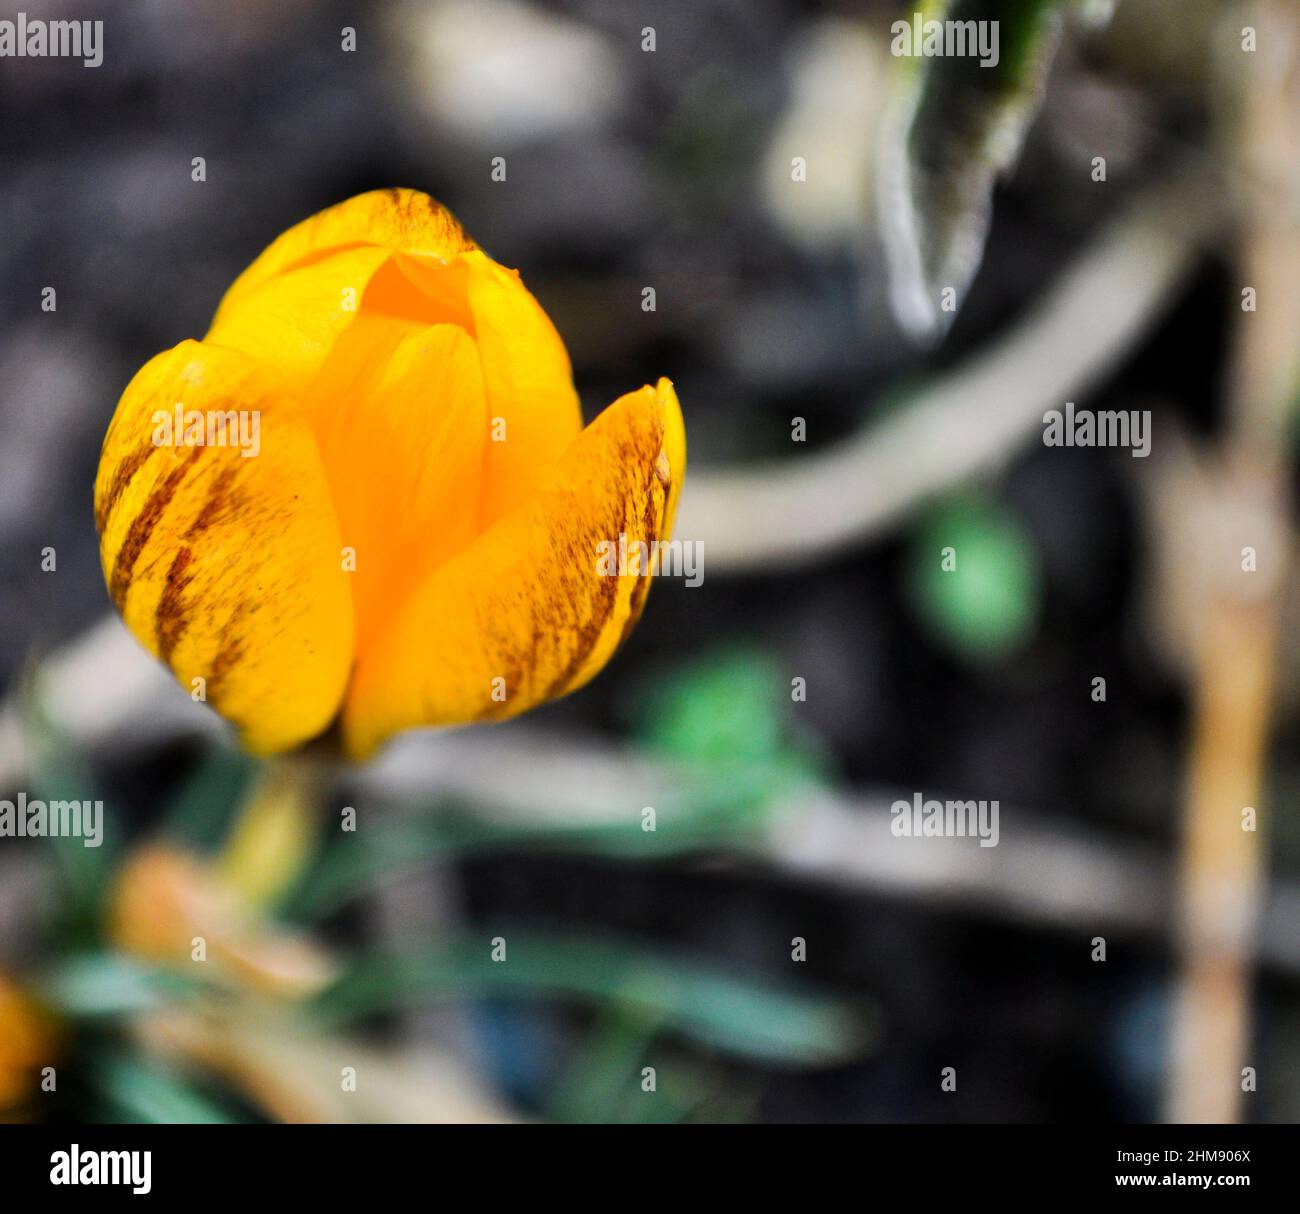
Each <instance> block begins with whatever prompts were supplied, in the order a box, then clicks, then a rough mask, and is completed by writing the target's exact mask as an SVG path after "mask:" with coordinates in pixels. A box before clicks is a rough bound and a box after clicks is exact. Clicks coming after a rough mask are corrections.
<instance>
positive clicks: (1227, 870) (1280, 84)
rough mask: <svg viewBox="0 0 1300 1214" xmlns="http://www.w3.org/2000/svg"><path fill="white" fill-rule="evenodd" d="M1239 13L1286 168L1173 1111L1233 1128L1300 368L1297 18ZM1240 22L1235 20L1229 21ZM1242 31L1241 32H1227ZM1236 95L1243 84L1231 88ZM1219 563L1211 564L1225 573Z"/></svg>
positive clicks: (1194, 764) (1262, 257)
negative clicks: (1250, 818) (1245, 551)
mask: <svg viewBox="0 0 1300 1214" xmlns="http://www.w3.org/2000/svg"><path fill="white" fill-rule="evenodd" d="M1234 17H1236V18H1241V19H1242V20H1244V21H1247V22H1251V23H1253V24H1254V25H1255V27H1256V29H1257V31H1258V35H1259V50H1258V51H1257V52H1256V53H1255V54H1244V53H1243V54H1240V55H1235V56H1234V57H1233V60H1232V62H1231V67H1230V68H1229V71H1230V73H1231V75H1230V77H1229V79H1230V80H1231V81H1232V82H1233V83H1234V84H1235V82H1236V80H1237V79H1240V80H1241V81H1242V84H1241V86H1240V92H1239V93H1238V94H1237V97H1236V99H1237V100H1238V101H1239V103H1240V105H1241V107H1242V108H1241V112H1240V115H1239V117H1238V120H1237V121H1236V122H1235V123H1234V124H1233V126H1232V128H1231V129H1230V130H1229V132H1228V134H1229V136H1230V138H1231V140H1232V144H1229V145H1228V146H1232V145H1233V144H1235V146H1237V147H1238V148H1240V149H1241V152H1242V154H1244V156H1245V157H1246V158H1247V160H1248V161H1253V162H1254V164H1253V165H1249V164H1248V166H1247V167H1248V168H1249V167H1253V168H1254V169H1255V173H1253V174H1247V175H1246V176H1245V178H1244V179H1245V180H1259V179H1262V180H1264V181H1265V182H1267V183H1269V184H1270V185H1271V184H1273V182H1270V175H1276V174H1277V173H1279V172H1280V173H1283V174H1286V173H1288V172H1289V173H1290V174H1291V179H1290V180H1289V181H1287V180H1285V179H1284V180H1281V181H1277V182H1276V184H1277V185H1278V186H1279V187H1280V188H1277V189H1272V188H1268V186H1266V187H1265V188H1264V189H1262V190H1259V191H1256V192H1255V193H1253V194H1252V195H1251V196H1250V197H1249V198H1246V199H1243V202H1244V203H1245V230H1244V248H1243V256H1242V258H1241V262H1240V264H1241V269H1242V272H1243V276H1242V280H1241V286H1243V287H1244V286H1253V287H1255V288H1256V290H1257V293H1258V299H1259V301H1260V303H1259V311H1257V312H1243V313H1242V316H1241V323H1240V324H1239V326H1238V330H1237V344H1236V349H1235V351H1234V359H1233V379H1232V382H1231V400H1230V402H1229V403H1230V412H1229V420H1228V431H1227V435H1226V438H1225V446H1226V453H1225V459H1224V462H1223V466H1224V472H1223V476H1222V481H1221V484H1220V486H1219V490H1220V491H1219V493H1218V494H1217V495H1216V503H1215V506H1216V507H1217V508H1216V512H1215V513H1216V522H1220V521H1221V523H1222V526H1221V527H1218V528H1216V530H1215V531H1214V532H1213V533H1212V535H1211V539H1212V541H1217V542H1212V543H1210V544H1208V545H1207V548H1208V549H1211V550H1215V549H1217V554H1218V556H1219V557H1220V558H1221V559H1222V560H1229V559H1231V560H1234V561H1235V560H1236V559H1237V557H1236V549H1237V548H1238V547H1242V546H1250V547H1253V548H1255V549H1256V552H1257V554H1258V562H1259V564H1258V570H1257V571H1255V572H1246V571H1244V570H1243V571H1241V572H1237V573H1235V575H1233V576H1230V577H1228V578H1222V577H1219V578H1217V579H1214V580H1213V581H1212V580H1211V577H1213V572H1211V577H1207V579H1206V582H1205V587H1206V590H1205V597H1206V602H1205V607H1204V612H1203V616H1202V622H1201V628H1200V633H1199V636H1198V644H1197V686H1196V693H1195V724H1194V732H1193V747H1192V758H1191V770H1190V778H1189V783H1188V795H1187V802H1186V810H1185V814H1186V817H1185V826H1184V841H1183V851H1182V858H1181V867H1180V874H1179V880H1180V924H1179V926H1180V939H1179V944H1180V954H1181V955H1180V972H1179V988H1178V994H1177V1006H1176V1010H1175V1021H1174V1037H1173V1056H1172V1075H1171V1084H1170V1090H1169V1095H1168V1106H1167V1110H1166V1111H1167V1117H1168V1119H1169V1120H1170V1121H1173V1122H1234V1121H1237V1120H1239V1119H1240V1117H1241V1097H1242V1073H1241V1072H1242V1068H1243V1067H1245V1066H1247V1065H1250V1055H1249V1042H1250V1019H1251V984H1252V981H1253V961H1254V955H1255V939H1256V934H1257V930H1258V921H1259V912H1260V907H1261V904H1262V902H1263V894H1264V891H1263V886H1262V882H1263V872H1264V866H1265V856H1264V849H1263V842H1262V833H1263V832H1262V830H1255V829H1251V830H1247V829H1243V823H1242V810H1243V809H1244V808H1245V807H1247V806H1249V807H1251V808H1253V809H1255V810H1256V811H1257V816H1258V821H1259V823H1260V825H1261V826H1262V825H1263V823H1265V822H1266V821H1267V817H1268V815H1267V813H1266V811H1265V809H1264V807H1262V806H1261V805H1260V804H1259V794H1260V793H1261V792H1262V791H1263V786H1264V778H1265V761H1266V754H1267V746H1268V736H1269V728H1270V717H1271V706H1272V700H1273V690H1274V677H1273V675H1274V659H1275V653H1276V646H1277V636H1278V621H1279V614H1280V600H1281V595H1282V587H1283V575H1284V562H1285V556H1286V552H1287V549H1288V547H1289V544H1290V532H1289V528H1288V518H1287V508H1286V504H1285V485H1286V482H1287V479H1288V475H1289V471H1288V463H1289V461H1288V458H1287V455H1288V449H1289V442H1288V428H1289V420H1290V415H1291V412H1292V409H1293V407H1294V402H1295V396H1296V391H1297V387H1300V374H1298V370H1297V352H1296V342H1297V335H1300V306H1298V305H1297V301H1296V294H1295V289H1294V288H1295V282H1296V281H1297V279H1300V237H1298V236H1297V223H1296V210H1297V205H1300V190H1297V188H1296V181H1295V173H1294V166H1295V165H1296V164H1297V162H1298V161H1300V139H1298V138H1297V123H1296V114H1297V113H1298V112H1300V88H1298V87H1297V85H1298V83H1300V80H1298V77H1297V71H1296V63H1295V56H1294V47H1295V45H1296V39H1297V33H1298V32H1300V31H1298V30H1297V23H1296V16H1295V11H1294V9H1292V8H1290V7H1287V6H1283V5H1282V4H1277V3H1265V4H1261V5H1257V6H1251V7H1249V8H1246V9H1243V10H1242V11H1240V12H1237V13H1234ZM1230 24H1231V25H1232V26H1233V27H1234V28H1235V27H1237V26H1238V25H1239V24H1240V22H1239V21H1238V20H1234V21H1233V22H1231V23H1230ZM1233 37H1234V38H1235V37H1236V35H1235V34H1234V35H1233ZM1234 92H1236V90H1235V89H1234ZM1223 567H1224V566H1223V565H1221V564H1220V565H1219V566H1218V568H1219V569H1222V568H1223Z"/></svg>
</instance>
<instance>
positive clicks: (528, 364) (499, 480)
mask: <svg viewBox="0 0 1300 1214" xmlns="http://www.w3.org/2000/svg"><path fill="white" fill-rule="evenodd" d="M462 260H463V261H464V262H466V263H467V264H468V265H469V266H470V267H471V273H470V275H469V282H468V289H469V306H470V311H471V312H472V313H473V316H474V322H475V331H476V335H477V338H478V351H479V359H480V362H481V364H482V367H483V382H484V384H485V386H486V388H487V398H488V409H489V411H490V413H491V415H492V417H493V418H494V419H496V418H500V419H501V421H502V423H504V441H498V442H492V443H489V444H488V458H487V462H486V465H485V468H484V477H485V484H484V488H483V520H484V523H485V524H487V523H492V522H495V521H496V520H497V519H499V518H501V517H502V516H503V515H505V514H507V513H509V512H510V511H511V510H513V509H514V508H515V507H516V506H518V505H519V504H520V503H522V502H525V501H527V500H529V499H530V498H531V497H532V495H533V491H534V489H535V488H536V486H537V485H538V484H540V483H541V481H542V480H543V479H545V477H546V476H547V475H548V474H549V473H550V471H551V469H552V468H553V467H554V466H555V464H556V463H557V462H558V460H559V459H560V457H561V456H562V455H563V454H564V452H565V451H566V450H567V448H568V446H569V444H570V443H571V442H572V441H573V440H574V438H576V437H577V435H578V433H579V431H580V430H581V429H582V408H581V406H580V405H579V403H578V394H577V392H576V391H574V387H573V372H572V370H571V368H570V366H569V354H568V351H567V350H565V348H564V342H563V341H561V340H560V335H559V334H558V333H557V332H556V331H555V326H554V325H553V324H551V319H550V317H549V316H547V315H546V313H545V312H544V311H543V310H542V306H541V305H540V304H539V303H538V302H537V300H536V299H534V298H533V296H532V295H531V294H530V293H529V291H528V289H527V288H526V287H525V286H524V284H523V282H522V281H520V278H519V273H518V271H516V270H507V269H506V268H505V267H504V266H499V265H497V264H496V262H494V261H492V260H490V259H489V258H488V257H486V256H484V255H483V254H482V253H479V252H473V253H466V254H464V256H463V258H462Z"/></svg>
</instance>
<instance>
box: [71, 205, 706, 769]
mask: <svg viewBox="0 0 1300 1214" xmlns="http://www.w3.org/2000/svg"><path fill="white" fill-rule="evenodd" d="M685 458H686V439H685V430H684V427H683V423H682V416H681V409H680V406H679V405H678V402H677V397H676V394H675V393H674V391H673V387H672V384H670V383H669V382H668V381H667V380H664V379H661V380H660V381H659V382H658V384H657V385H656V386H655V387H649V386H647V387H644V388H641V389H640V390H638V391H636V392H630V393H628V394H627V395H626V396H623V397H620V398H619V399H618V400H616V401H615V402H614V403H613V404H612V405H610V406H609V407H608V408H607V409H606V410H605V411H604V412H603V413H601V414H600V415H599V416H598V417H597V418H596V419H595V421H593V422H592V423H591V424H590V425H589V426H587V427H586V428H585V429H583V426H582V417H581V412H580V408H579V404H578V398H577V394H576V392H575V391H574V387H573V380H572V374H571V371H570V367H569V360H568V355H567V353H566V351H565V349H564V344H563V342H562V341H561V340H560V337H559V335H558V334H557V333H556V331H555V328H554V326H553V325H552V324H551V322H550V320H549V319H548V317H547V316H546V314H545V312H543V310H542V308H541V306H540V305H539V304H538V303H537V301H536V300H535V299H534V298H533V296H532V295H531V294H529V292H528V291H527V289H526V288H525V287H524V285H523V284H522V282H521V281H520V279H519V275H518V274H517V273H516V272H515V271H513V270H508V269H505V268H504V267H502V266H500V265H498V264H497V263H496V262H494V261H493V260H492V259H491V258H489V257H488V256H487V255H486V254H485V253H483V252H482V250H480V249H479V248H478V247H477V246H476V245H475V244H474V242H473V241H472V240H470V239H469V238H468V237H467V236H466V235H465V234H464V232H463V231H462V230H461V228H460V226H459V224H458V223H457V222H456V220H455V219H454V218H453V217H452V216H451V215H450V214H449V213H448V212H447V211H446V210H445V209H444V208H443V207H442V206H440V205H439V204H438V203H436V202H434V201H433V200H432V199H431V198H429V197H428V196H427V195H425V194H422V193H419V192H417V191H414V190H382V191H376V192H373V193H369V194H362V195H360V196H359V197H356V198H353V199H351V200H349V201H347V202H344V203H341V204H339V205H338V206H334V207H331V208H329V209H328V210H325V211H322V212H321V213H320V214H318V215H315V216H313V217H312V218H310V219H307V220H305V221H303V222H302V223H300V224H298V225H296V226H295V227H293V228H290V229H289V230H288V231H287V232H285V233H284V234H283V235H282V236H280V237H279V239H277V240H276V241H275V242H274V243H273V244H272V245H271V246H270V247H269V248H268V249H266V251H265V252H263V253H262V255H261V256H260V257H258V258H257V260H256V261H254V262H253V264H252V265H251V266H249V267H248V269H247V270H245V271H244V273H243V274H241V275H240V276H239V278H237V279H236V280H235V282H234V284H233V285H232V286H231V287H230V289H229V291H228V292H227V293H226V296H225V298H224V299H223V300H222V302H221V305H220V307H219V308H218V310H217V314H216V317H215V319H214V320H213V323H212V327H211V328H210V329H209V331H208V334H207V336H206V337H204V338H203V340H202V341H183V342H181V343H180V345H178V346H176V347H174V348H173V349H171V350H167V351H165V352H164V353H162V354H159V355H158V356H157V357H155V358H154V359H152V360H151V361H150V362H148V363H147V364H146V365H145V366H144V367H143V368H142V369H141V370H140V371H139V372H138V374H137V375H136V376H135V378H134V379H133V380H132V381H131V383H130V384H129V385H128V386H127V389H126V391H125V392H124V393H123V395H122V399H121V401H120V402H119V403H118V407H117V412H116V414H115V415H114V417H113V421H112V423H111V425H110V426H109V430H108V434H107V437H106V438H105V440H104V449H103V454H102V456H101V460H100V467H99V475H98V477H97V479H96V482H95V515H96V523H97V526H98V530H99V535H100V552H101V558H102V561H103V567H104V576H105V579H106V580H107V582H108V587H109V591H110V593H111V595H112V598H113V601H114V603H115V604H116V605H117V608H118V610H119V611H120V612H121V613H122V616H123V618H124V619H125V621H126V623H127V625H128V627H129V628H130V629H131V631H132V632H133V633H134V634H135V635H136V637H137V638H139V639H140V641H141V642H142V643H143V644H144V645H145V646H146V647H147V648H148V649H149V650H150V651H151V652H152V653H154V654H155V655H156V656H157V657H159V658H160V659H162V660H163V661H164V662H166V663H167V664H168V665H169V666H170V667H171V669H172V671H173V672H174V673H175V675H176V677H177V678H178V679H179V680H180V682H181V683H182V685H183V686H184V687H185V688H186V689H187V690H191V691H192V692H194V693H195V695H196V698H198V693H199V691H200V690H201V691H202V693H203V697H204V698H206V699H207V701H208V702H209V703H211V704H212V705H213V706H214V707H216V708H217V710H218V711H220V712H221V713H222V714H223V715H224V716H225V717H226V718H227V719H229V720H230V721H232V722H233V723H234V724H235V726H236V727H237V728H238V729H239V731H240V734H241V737H242V740H243V742H244V744H245V745H246V746H247V748H248V749H249V750H251V751H253V752H254V753H259V754H269V753H274V752H278V751H283V750H286V749H289V748H291V747H293V746H296V745H298V744H300V743H302V742H304V741H306V740H308V739H310V738H312V737H314V736H316V735H317V734H319V733H321V732H322V731H324V730H325V729H326V728H327V727H328V726H329V725H330V724H331V723H332V722H333V721H334V720H335V719H336V718H337V719H338V721H339V725H340V732H341V737H342V740H343V744H344V746H345V747H346V749H347V751H348V752H349V753H350V754H351V755H353V756H354V757H364V756H366V755H369V754H370V753H371V752H373V750H374V749H375V748H376V747H377V746H378V745H380V744H381V743H382V742H383V741H384V740H385V739H387V738H388V737H390V736H392V735H393V734H394V733H396V732H398V731H400V730H403V729H407V728H411V727H415V726H421V725H449V724H462V723H466V722H470V721H481V720H500V719H504V718H506V717H510V716H514V715H515V714H517V713H520V712H522V711H524V710H525V709H527V708H530V707H532V706H534V705H536V704H539V703H542V702H544V701H546V700H550V699H554V698H555V697H557V696H561V695H564V694H566V693H567V692H570V691H573V690H574V689H576V688H578V687H580V686H582V685H583V684H584V683H585V682H587V681H588V680H589V679H590V678H592V676H593V675H595V674H596V673H597V672H598V671H599V670H600V669H601V667H603V666H604V665H605V663H606V662H607V661H608V660H609V658H610V656H611V655H612V654H613V652H614V650H615V649H616V648H617V647H618V645H619V643H620V641H621V640H622V639H623V637H624V636H626V634H627V633H628V631H629V630H630V629H631V627H632V626H633V625H634V624H635V622H636V620H637V618H638V616H639V615H640V612H641V608H642V606H643V604H644V601H645V596H646V592H647V590H648V588H649V580H650V572H649V571H648V570H646V571H637V570H635V569H634V570H633V571H632V572H631V574H629V575H626V576H609V574H608V572H607V571H601V570H600V568H599V562H598V555H597V554H598V551H599V550H600V548H601V546H602V545H603V544H617V543H618V542H619V540H620V536H625V537H626V542H627V544H628V545H629V546H630V545H632V544H634V543H637V542H640V543H644V544H646V545H647V546H648V547H651V546H652V545H653V541H655V540H661V541H663V540H667V539H668V537H669V535H670V533H671V529H672V520H673V514H674V511H675V507H676V502H677V497H678V492H679V490H680V488H681V483H682V476H683V473H684V471H685Z"/></svg>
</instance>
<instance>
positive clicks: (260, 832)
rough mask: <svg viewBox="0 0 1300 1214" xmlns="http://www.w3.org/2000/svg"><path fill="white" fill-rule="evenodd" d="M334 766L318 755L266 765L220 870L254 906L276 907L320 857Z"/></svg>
mask: <svg viewBox="0 0 1300 1214" xmlns="http://www.w3.org/2000/svg"><path fill="white" fill-rule="evenodd" d="M329 763H330V760H329V759H328V758H326V757H323V756H322V754H321V753H320V752H318V751H313V750H307V751H299V752H295V753H293V754H289V755H284V756H279V757H276V758H274V759H270V760H268V761H267V763H266V765H265V768H264V769H263V772H262V775H261V777H260V778H259V779H258V781H257V783H256V784H255V785H254V786H253V791H252V794H251V796H250V797H249V798H248V800H247V802H245V804H244V806H243V808H242V809H241V810H240V811H239V816H238V817H237V818H236V820H235V823H234V825H233V826H232V827H231V830H230V835H229V837H228V838H227V840H226V844H225V846H224V847H223V848H222V851H221V853H220V855H219V856H218V857H217V859H216V865H215V867H216V872H217V875H218V876H219V877H220V878H221V880H222V881H223V882H224V883H225V884H227V885H229V886H231V887H232V888H234V889H237V890H238V891H239V892H240V893H241V894H242V895H243V896H244V898H245V899H246V901H247V902H248V903H249V905H252V906H267V905H270V904H274V903H275V902H276V901H277V900H278V899H279V898H280V897H281V896H282V895H283V894H284V893H285V892H286V891H287V890H288V889H289V888H290V887H291V886H292V885H293V884H294V882H295V881H296V880H297V878H298V877H299V876H301V874H302V872H303V870H304V869H305V868H306V866H307V864H308V863H309V862H310V861H311V859H312V857H313V855H314V854H315V851H316V840H317V832H318V830H319V818H320V804H321V799H322V798H323V796H324V794H325V791H326V789H327V787H328V785H329V780H330V774H331V773H330V768H329Z"/></svg>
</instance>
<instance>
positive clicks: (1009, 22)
mask: <svg viewBox="0 0 1300 1214" xmlns="http://www.w3.org/2000/svg"><path fill="white" fill-rule="evenodd" d="M1068 3H1069V0H929V2H928V3H925V4H923V5H918V6H917V8H919V10H920V19H921V21H922V22H927V21H939V22H946V21H960V22H969V21H974V22H977V23H980V24H981V26H982V27H983V28H984V29H989V28H992V27H994V26H995V27H996V29H997V30H998V48H997V62H996V64H993V63H992V58H993V56H992V54H991V53H990V54H989V55H988V56H987V62H988V63H989V64H990V66H984V65H983V63H982V61H981V57H980V56H979V55H975V54H966V55H946V56H937V55H934V56H925V55H919V54H915V53H913V54H910V55H901V56H899V57H898V58H897V59H896V64H897V67H896V70H895V73H894V80H893V84H892V87H893V93H892V96H891V98H890V102H889V109H888V111H887V120H886V124H885V131H884V134H883V137H882V145H881V156H880V168H879V173H878V188H879V201H880V215H881V223H882V227H883V234H884V247H885V252H886V255H887V258H888V263H889V276H890V294H891V299H892V301H893V305H894V310H895V313H896V314H897V316H898V319H899V321H900V323H902V324H903V326H904V327H905V328H907V329H908V330H909V331H911V332H913V333H915V334H917V335H918V336H936V335H939V334H940V333H942V331H943V330H944V329H945V328H946V327H947V326H948V324H950V323H951V321H952V320H953V318H954V315H955V310H954V309H952V308H949V309H946V310H945V309H944V307H943V306H942V302H943V300H942V292H943V291H944V290H945V289H946V288H952V289H953V290H954V292H955V297H956V299H955V302H957V303H960V301H961V299H962V298H963V297H964V296H965V294H966V289H967V287H968V286H969V285H970V282H971V280H972V279H973V278H974V276H975V272H976V270H977V269H978V268H979V263H980V260H981V258H982V256H983V251H984V241H985V237H986V236H987V234H988V226H989V216H990V199H991V196H992V193H993V186H994V184H995V182H996V180H997V178H998V177H999V175H1001V174H1002V173H1004V172H1005V171H1007V170H1008V169H1009V168H1010V167H1011V166H1012V165H1013V164H1014V163H1015V161H1016V159H1017V158H1018V157H1019V154H1020V148H1021V144H1022V143H1023V141H1024V136H1025V132H1026V131H1027V130H1028V128H1029V124H1030V122H1031V121H1032V119H1033V117H1034V115H1035V113H1036V112H1037V110H1038V106H1039V103H1040V101H1041V98H1042V93H1043V87H1044V82H1045V79H1046V76H1047V70H1048V67H1049V66H1050V64H1051V61H1052V58H1053V56H1054V54H1055V50H1056V44H1057V41H1058V38H1059V34H1060V29H1061V25H1062V14H1063V10H1064V9H1065V8H1066V7H1067V6H1068ZM900 20H905V21H907V23H908V25H909V27H910V33H909V35H908V42H907V43H906V46H907V48H908V49H912V47H911V44H912V42H914V41H915V30H916V26H915V24H914V22H913V20H912V12H911V10H910V9H908V10H906V11H904V12H903V13H901V14H900ZM922 29H924V26H922ZM986 49H990V50H991V47H987V46H986Z"/></svg>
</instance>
